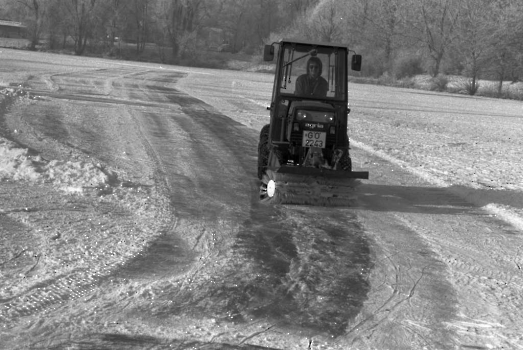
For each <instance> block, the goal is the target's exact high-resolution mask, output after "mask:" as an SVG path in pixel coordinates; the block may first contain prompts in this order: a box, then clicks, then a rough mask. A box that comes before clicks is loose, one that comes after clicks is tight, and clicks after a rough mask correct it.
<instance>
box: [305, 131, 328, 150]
mask: <svg viewBox="0 0 523 350" xmlns="http://www.w3.org/2000/svg"><path fill="white" fill-rule="evenodd" d="M326 139H327V133H326V132H319V131H309V130H304V131H303V140H302V143H301V145H302V147H319V148H325V143H326V142H325V140H326Z"/></svg>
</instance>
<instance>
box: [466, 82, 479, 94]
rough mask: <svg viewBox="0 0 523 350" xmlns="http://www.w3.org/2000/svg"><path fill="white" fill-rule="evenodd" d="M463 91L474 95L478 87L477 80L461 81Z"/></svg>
mask: <svg viewBox="0 0 523 350" xmlns="http://www.w3.org/2000/svg"><path fill="white" fill-rule="evenodd" d="M463 87H464V89H465V91H467V93H468V94H469V95H471V96H473V95H475V94H476V92H478V89H479V82H478V81H477V80H476V81H474V80H472V79H468V80H466V81H465V82H464V83H463Z"/></svg>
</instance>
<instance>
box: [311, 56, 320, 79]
mask: <svg viewBox="0 0 523 350" xmlns="http://www.w3.org/2000/svg"><path fill="white" fill-rule="evenodd" d="M321 68H322V64H321V60H320V59H319V58H318V57H311V58H309V60H308V61H307V73H308V74H309V76H311V77H313V78H317V77H319V76H320V75H321Z"/></svg>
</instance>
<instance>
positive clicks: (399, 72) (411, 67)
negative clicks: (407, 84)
mask: <svg viewBox="0 0 523 350" xmlns="http://www.w3.org/2000/svg"><path fill="white" fill-rule="evenodd" d="M422 73H423V62H422V60H421V57H419V56H404V57H400V58H399V59H397V60H396V62H395V64H394V76H395V77H396V78H397V79H402V78H412V77H413V76H415V75H418V74H422Z"/></svg>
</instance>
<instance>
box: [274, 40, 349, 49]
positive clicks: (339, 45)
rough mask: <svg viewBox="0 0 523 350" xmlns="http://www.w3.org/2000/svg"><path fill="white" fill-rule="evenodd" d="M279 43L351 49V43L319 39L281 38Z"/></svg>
mask: <svg viewBox="0 0 523 350" xmlns="http://www.w3.org/2000/svg"><path fill="white" fill-rule="evenodd" d="M277 43H281V44H299V45H310V46H322V47H338V48H344V49H347V50H348V49H349V45H347V44H340V43H328V42H318V41H307V40H293V39H286V38H285V39H281V40H280V41H278V42H277Z"/></svg>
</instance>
